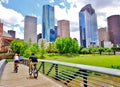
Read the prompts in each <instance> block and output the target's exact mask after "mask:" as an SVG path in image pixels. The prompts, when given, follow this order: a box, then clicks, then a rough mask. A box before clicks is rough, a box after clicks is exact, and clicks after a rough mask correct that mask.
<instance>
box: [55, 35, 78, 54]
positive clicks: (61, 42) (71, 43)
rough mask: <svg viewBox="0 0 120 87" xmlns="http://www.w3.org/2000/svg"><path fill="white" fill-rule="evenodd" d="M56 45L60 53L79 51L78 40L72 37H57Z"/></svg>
mask: <svg viewBox="0 0 120 87" xmlns="http://www.w3.org/2000/svg"><path fill="white" fill-rule="evenodd" d="M55 45H56V48H57V49H58V52H59V53H78V51H79V45H78V42H77V41H76V40H75V39H72V38H70V37H64V38H57V39H56V41H55Z"/></svg>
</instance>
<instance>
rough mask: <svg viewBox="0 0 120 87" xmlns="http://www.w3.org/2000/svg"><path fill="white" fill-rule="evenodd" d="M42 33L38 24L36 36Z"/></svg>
mask: <svg viewBox="0 0 120 87" xmlns="http://www.w3.org/2000/svg"><path fill="white" fill-rule="evenodd" d="M39 33H42V25H41V24H38V25H37V34H39Z"/></svg>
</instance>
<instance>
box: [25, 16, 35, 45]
mask: <svg viewBox="0 0 120 87" xmlns="http://www.w3.org/2000/svg"><path fill="white" fill-rule="evenodd" d="M29 40H32V42H33V43H37V18H36V17H33V16H25V22H24V41H26V42H28V41H29Z"/></svg>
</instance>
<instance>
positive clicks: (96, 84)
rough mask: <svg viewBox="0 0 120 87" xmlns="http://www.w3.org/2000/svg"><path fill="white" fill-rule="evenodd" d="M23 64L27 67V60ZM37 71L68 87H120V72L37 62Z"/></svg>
mask: <svg viewBox="0 0 120 87" xmlns="http://www.w3.org/2000/svg"><path fill="white" fill-rule="evenodd" d="M23 63H24V64H25V65H29V64H28V62H27V59H24V61H23ZM38 70H39V71H40V72H41V73H43V74H45V75H48V76H50V77H52V78H54V79H56V80H59V81H61V82H62V83H64V84H66V85H67V86H68V87H120V70H117V69H110V68H103V67H95V66H88V65H81V64H73V63H65V62H58V61H50V60H39V62H38Z"/></svg>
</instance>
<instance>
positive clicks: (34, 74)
mask: <svg viewBox="0 0 120 87" xmlns="http://www.w3.org/2000/svg"><path fill="white" fill-rule="evenodd" d="M29 75H30V77H31V76H32V75H33V77H34V78H37V77H38V70H37V68H36V64H32V69H31V70H30V67H29Z"/></svg>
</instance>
